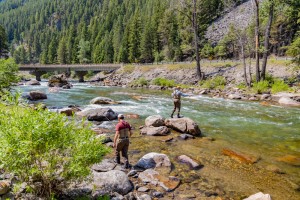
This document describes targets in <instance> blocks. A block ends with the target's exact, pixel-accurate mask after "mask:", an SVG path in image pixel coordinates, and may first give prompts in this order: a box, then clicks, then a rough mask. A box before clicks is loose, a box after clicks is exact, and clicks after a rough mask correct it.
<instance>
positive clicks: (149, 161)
mask: <svg viewBox="0 0 300 200" xmlns="http://www.w3.org/2000/svg"><path fill="white" fill-rule="evenodd" d="M135 166H137V167H140V168H143V169H150V168H157V167H167V168H169V169H171V161H170V159H169V157H168V156H167V155H165V154H160V153H154V152H152V153H148V154H146V155H144V156H143V157H142V158H141V159H140V160H139V161H138V162H137V164H136V165H135Z"/></svg>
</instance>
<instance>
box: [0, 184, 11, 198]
mask: <svg viewBox="0 0 300 200" xmlns="http://www.w3.org/2000/svg"><path fill="white" fill-rule="evenodd" d="M9 188H10V183H9V182H8V181H0V195H3V194H6V193H8V191H9Z"/></svg>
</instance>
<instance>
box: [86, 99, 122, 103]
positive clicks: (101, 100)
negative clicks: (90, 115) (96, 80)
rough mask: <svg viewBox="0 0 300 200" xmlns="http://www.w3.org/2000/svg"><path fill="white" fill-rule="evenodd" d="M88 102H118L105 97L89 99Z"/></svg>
mask: <svg viewBox="0 0 300 200" xmlns="http://www.w3.org/2000/svg"><path fill="white" fill-rule="evenodd" d="M90 104H119V103H118V102H115V101H114V100H112V99H110V98H107V97H96V98H94V99H92V100H91V101H90Z"/></svg>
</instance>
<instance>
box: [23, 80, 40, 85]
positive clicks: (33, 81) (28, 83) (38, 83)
mask: <svg viewBox="0 0 300 200" xmlns="http://www.w3.org/2000/svg"><path fill="white" fill-rule="evenodd" d="M25 85H41V83H40V82H39V81H37V80H30V81H28V82H26V83H25Z"/></svg>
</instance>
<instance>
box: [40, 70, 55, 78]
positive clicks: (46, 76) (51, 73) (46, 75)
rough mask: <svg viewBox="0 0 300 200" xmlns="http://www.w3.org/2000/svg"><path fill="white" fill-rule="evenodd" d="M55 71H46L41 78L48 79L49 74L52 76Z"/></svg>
mask: <svg viewBox="0 0 300 200" xmlns="http://www.w3.org/2000/svg"><path fill="white" fill-rule="evenodd" d="M54 74H55V73H54V72H47V73H46V74H43V75H42V76H41V78H43V79H49V78H50V77H51V76H53V75H54Z"/></svg>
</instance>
